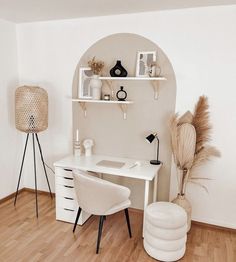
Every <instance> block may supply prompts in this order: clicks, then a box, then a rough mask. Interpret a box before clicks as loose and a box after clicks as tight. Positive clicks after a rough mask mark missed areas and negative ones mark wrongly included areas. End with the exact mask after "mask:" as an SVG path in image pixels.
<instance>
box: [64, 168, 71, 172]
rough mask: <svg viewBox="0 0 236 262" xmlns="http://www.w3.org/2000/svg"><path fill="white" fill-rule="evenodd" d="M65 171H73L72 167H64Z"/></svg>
mask: <svg viewBox="0 0 236 262" xmlns="http://www.w3.org/2000/svg"><path fill="white" fill-rule="evenodd" d="M64 170H65V171H68V172H72V169H69V168H64Z"/></svg>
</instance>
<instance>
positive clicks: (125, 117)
mask: <svg viewBox="0 0 236 262" xmlns="http://www.w3.org/2000/svg"><path fill="white" fill-rule="evenodd" d="M119 107H120V109H121V111H122V112H123V117H124V120H126V119H127V105H126V104H119Z"/></svg>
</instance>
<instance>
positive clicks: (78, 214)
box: [73, 207, 82, 233]
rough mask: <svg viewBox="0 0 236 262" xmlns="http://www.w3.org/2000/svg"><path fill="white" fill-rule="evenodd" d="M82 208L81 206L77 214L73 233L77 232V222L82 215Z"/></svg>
mask: <svg viewBox="0 0 236 262" xmlns="http://www.w3.org/2000/svg"><path fill="white" fill-rule="evenodd" d="M81 210H82V209H81V207H79V209H78V212H77V216H76V219H75V224H74V228H73V233H74V232H75V229H76V226H77V223H78V220H79V216H80V213H81Z"/></svg>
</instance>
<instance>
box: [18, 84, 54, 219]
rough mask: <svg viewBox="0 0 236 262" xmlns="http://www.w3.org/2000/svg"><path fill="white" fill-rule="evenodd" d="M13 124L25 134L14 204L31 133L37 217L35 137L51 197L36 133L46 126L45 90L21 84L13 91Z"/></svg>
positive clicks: (46, 95) (46, 101)
mask: <svg viewBox="0 0 236 262" xmlns="http://www.w3.org/2000/svg"><path fill="white" fill-rule="evenodd" d="M15 125H16V128H17V129H18V130H20V131H22V132H25V133H26V134H27V136H26V142H25V147H24V152H23V159H22V162H21V167H20V174H19V179H18V183H17V189H16V194H15V201H14V205H16V200H17V196H18V190H19V186H20V180H21V175H22V170H23V165H24V160H25V153H26V149H27V144H28V138H29V134H32V141H33V159H34V181H35V197H36V216H37V218H38V191H37V176H36V156H35V137H36V141H37V144H38V148H39V153H40V157H41V160H42V164H43V169H44V173H45V177H46V180H47V184H48V189H49V192H50V195H51V198H52V193H51V188H50V184H49V180H48V176H47V171H46V167H45V162H44V158H43V153H42V148H41V145H40V143H39V138H38V133H39V132H42V131H44V130H46V129H47V128H48V94H47V92H46V90H44V89H43V88H41V87H37V86H21V87H18V88H17V89H16V92H15Z"/></svg>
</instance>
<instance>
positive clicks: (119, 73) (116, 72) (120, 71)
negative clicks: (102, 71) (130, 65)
mask: <svg viewBox="0 0 236 262" xmlns="http://www.w3.org/2000/svg"><path fill="white" fill-rule="evenodd" d="M127 74H128V73H127V71H126V70H125V68H124V67H123V66H122V64H121V61H120V60H117V61H116V65H115V66H114V67H112V69H111V70H110V75H111V76H112V77H126V76H127Z"/></svg>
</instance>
